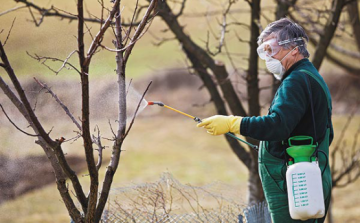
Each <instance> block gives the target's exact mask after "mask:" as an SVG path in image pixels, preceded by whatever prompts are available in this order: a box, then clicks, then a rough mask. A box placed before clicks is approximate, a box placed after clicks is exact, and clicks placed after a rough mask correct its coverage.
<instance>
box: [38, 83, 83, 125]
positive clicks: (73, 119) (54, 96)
mask: <svg viewBox="0 0 360 223" xmlns="http://www.w3.org/2000/svg"><path fill="white" fill-rule="evenodd" d="M34 80H35V81H36V83H38V84H39V85H40V86H41V87H42V88H44V89H46V90H47V91H48V92H49V93H50V94H51V96H52V97H53V98H54V99H55V101H56V102H57V103H58V104H59V105H60V106H61V108H62V109H63V110H64V111H65V113H66V114H67V115H68V116H69V118H70V119H71V120H72V121H73V123H74V124H75V125H76V127H77V128H78V129H79V130H80V131H82V130H81V125H80V124H79V123H78V122H77V121H76V119H75V118H74V116H73V115H72V114H71V113H70V111H69V109H68V108H67V107H66V105H64V103H63V102H62V101H61V100H60V99H59V97H58V96H57V95H56V94H55V93H54V92H53V91H52V90H51V89H50V88H49V87H48V86H47V85H46V84H45V83H41V82H40V81H39V80H37V79H36V78H35V77H34Z"/></svg>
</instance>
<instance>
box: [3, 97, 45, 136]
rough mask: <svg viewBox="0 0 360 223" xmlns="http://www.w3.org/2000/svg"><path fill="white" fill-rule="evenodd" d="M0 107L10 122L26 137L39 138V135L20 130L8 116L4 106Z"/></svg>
mask: <svg viewBox="0 0 360 223" xmlns="http://www.w3.org/2000/svg"><path fill="white" fill-rule="evenodd" d="M0 107H1V110H2V111H3V113H4V114H5V116H6V118H7V119H8V120H9V122H10V123H11V124H12V125H13V126H14V127H15V128H16V129H17V130H19V131H20V132H22V133H24V134H25V135H28V136H32V137H37V136H39V135H34V134H30V133H27V132H25V131H23V130H22V129H21V128H19V127H18V126H17V125H16V124H15V123H14V122H13V121H12V120H11V119H10V117H9V116H8V114H7V113H6V112H5V109H4V108H3V106H2V105H1V104H0Z"/></svg>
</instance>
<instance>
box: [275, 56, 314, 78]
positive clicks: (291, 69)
mask: <svg viewBox="0 0 360 223" xmlns="http://www.w3.org/2000/svg"><path fill="white" fill-rule="evenodd" d="M308 62H310V61H309V59H308V58H304V59H301V60H299V61H298V62H296V63H294V64H293V65H292V66H291V67H290V68H289V69H288V70H287V71H286V72H285V73H284V76H283V77H282V78H281V81H283V80H284V79H285V78H286V77H287V76H289V74H290V73H291V72H293V71H294V70H295V69H297V68H298V67H299V66H301V65H304V64H306V63H308Z"/></svg>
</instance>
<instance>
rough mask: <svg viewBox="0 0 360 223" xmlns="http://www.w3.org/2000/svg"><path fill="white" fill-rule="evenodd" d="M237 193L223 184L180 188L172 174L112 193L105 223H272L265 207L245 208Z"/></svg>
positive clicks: (260, 205)
mask: <svg viewBox="0 0 360 223" xmlns="http://www.w3.org/2000/svg"><path fill="white" fill-rule="evenodd" d="M240 196H241V195H240V193H239V191H236V190H234V188H232V187H230V186H228V185H226V184H223V183H219V182H217V183H213V184H209V185H205V186H203V187H195V186H191V185H183V184H181V183H180V182H179V181H177V180H176V179H175V178H174V177H173V176H172V175H171V174H169V173H164V174H163V175H162V176H161V178H160V180H159V181H157V182H154V183H146V184H141V185H135V186H128V187H122V188H116V189H113V190H112V192H111V195H110V199H109V201H108V204H107V207H106V210H105V211H104V213H103V216H102V222H104V223H172V222H174V223H175V222H176V223H190V222H191V223H217V222H219V223H243V222H248V223H254V222H256V223H271V219H270V215H269V213H268V209H267V205H266V203H260V204H258V205H254V206H251V207H247V206H246V203H245V202H244V201H243V200H244V199H241V197H240Z"/></svg>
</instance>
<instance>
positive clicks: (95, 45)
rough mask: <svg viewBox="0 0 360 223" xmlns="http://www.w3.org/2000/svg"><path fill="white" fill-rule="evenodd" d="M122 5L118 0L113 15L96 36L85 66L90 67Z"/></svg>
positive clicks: (112, 11) (111, 14)
mask: <svg viewBox="0 0 360 223" xmlns="http://www.w3.org/2000/svg"><path fill="white" fill-rule="evenodd" d="M118 4H120V1H119V0H116V1H115V3H114V7H113V9H112V10H111V13H110V14H109V16H108V18H107V19H106V21H105V23H104V25H103V26H102V28H101V29H100V31H99V32H98V33H97V34H96V36H95V38H94V40H93V41H92V43H91V45H90V47H89V50H88V52H87V56H86V59H85V60H84V66H88V65H89V64H90V61H91V58H92V56H93V55H94V53H95V51H96V50H97V48H98V47H99V46H100V44H101V42H102V40H103V36H104V34H105V32H106V30H107V29H108V28H109V26H110V24H111V21H112V20H113V18H114V16H115V13H116V8H117V5H118Z"/></svg>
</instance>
